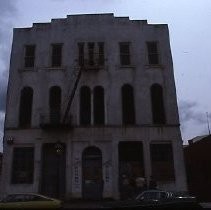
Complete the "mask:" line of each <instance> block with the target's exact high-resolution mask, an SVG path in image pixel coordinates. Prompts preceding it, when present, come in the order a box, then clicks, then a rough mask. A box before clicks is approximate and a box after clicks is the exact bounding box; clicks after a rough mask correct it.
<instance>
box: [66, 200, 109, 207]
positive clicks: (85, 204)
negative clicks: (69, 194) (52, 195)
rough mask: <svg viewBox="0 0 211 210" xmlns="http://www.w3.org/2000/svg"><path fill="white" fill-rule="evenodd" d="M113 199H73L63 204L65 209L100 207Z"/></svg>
mask: <svg viewBox="0 0 211 210" xmlns="http://www.w3.org/2000/svg"><path fill="white" fill-rule="evenodd" d="M106 202H111V201H104V200H103V201H84V200H80V199H79V200H71V201H68V202H65V203H64V204H63V208H64V209H100V208H102V206H103V204H105V203H106Z"/></svg>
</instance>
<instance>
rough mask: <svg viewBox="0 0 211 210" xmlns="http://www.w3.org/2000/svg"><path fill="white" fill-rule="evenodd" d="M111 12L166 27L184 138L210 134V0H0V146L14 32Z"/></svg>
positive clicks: (0, 149) (0, 148)
mask: <svg viewBox="0 0 211 210" xmlns="http://www.w3.org/2000/svg"><path fill="white" fill-rule="evenodd" d="M111 12H112V13H114V15H115V16H129V17H130V19H140V20H141V19H147V20H148V22H149V23H167V24H168V25H169V30H170V39H171V48H172V54H173V61H174V71H175V80H176V87H177V96H178V104H179V111H180V120H181V131H182V136H183V139H184V140H187V139H190V138H192V137H194V136H197V135H203V134H207V133H208V126H207V117H206V112H207V113H208V115H209V117H208V118H209V121H211V105H210V104H211V103H210V102H211V94H210V93H209V91H210V90H211V82H210V81H211V53H210V49H211V41H210V37H211V28H210V25H211V24H210V22H211V1H210V0H177V1H175V0H36V1H34V0H0V145H1V144H2V137H3V123H4V113H5V95H6V86H7V78H8V68H9V56H10V48H11V42H12V29H13V28H14V27H29V26H31V25H32V23H33V22H49V21H50V20H51V18H64V17H66V15H70V14H82V13H111ZM207 93H208V95H207ZM0 151H2V147H1V146H0Z"/></svg>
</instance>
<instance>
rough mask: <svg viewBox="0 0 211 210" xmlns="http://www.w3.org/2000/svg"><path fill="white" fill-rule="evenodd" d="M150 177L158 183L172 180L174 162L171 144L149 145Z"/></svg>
mask: <svg viewBox="0 0 211 210" xmlns="http://www.w3.org/2000/svg"><path fill="white" fill-rule="evenodd" d="M150 154H151V164H152V176H153V177H154V178H155V179H156V180H158V181H161V180H162V181H168V180H174V178H175V177H174V160H173V151H172V145H171V144H151V145H150Z"/></svg>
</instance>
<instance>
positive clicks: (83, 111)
mask: <svg viewBox="0 0 211 210" xmlns="http://www.w3.org/2000/svg"><path fill="white" fill-rule="evenodd" d="M92 96H93V97H92ZM92 99H93V100H92ZM92 113H93V114H92ZM80 124H81V125H91V124H94V125H103V124H105V104H104V89H103V87H101V86H96V87H95V88H94V91H93V95H92V94H91V90H90V88H89V87H87V86H83V87H81V89H80Z"/></svg>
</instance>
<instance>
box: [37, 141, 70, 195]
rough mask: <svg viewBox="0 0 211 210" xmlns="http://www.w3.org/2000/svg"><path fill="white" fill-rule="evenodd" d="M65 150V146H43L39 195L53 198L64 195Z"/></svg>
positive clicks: (57, 144)
mask: <svg viewBox="0 0 211 210" xmlns="http://www.w3.org/2000/svg"><path fill="white" fill-rule="evenodd" d="M65 169H66V148H65V144H62V143H56V144H52V143H51V144H43V147H42V172H41V178H42V180H41V190H40V191H41V193H42V194H43V195H47V196H50V197H54V198H63V197H64V194H65Z"/></svg>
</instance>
